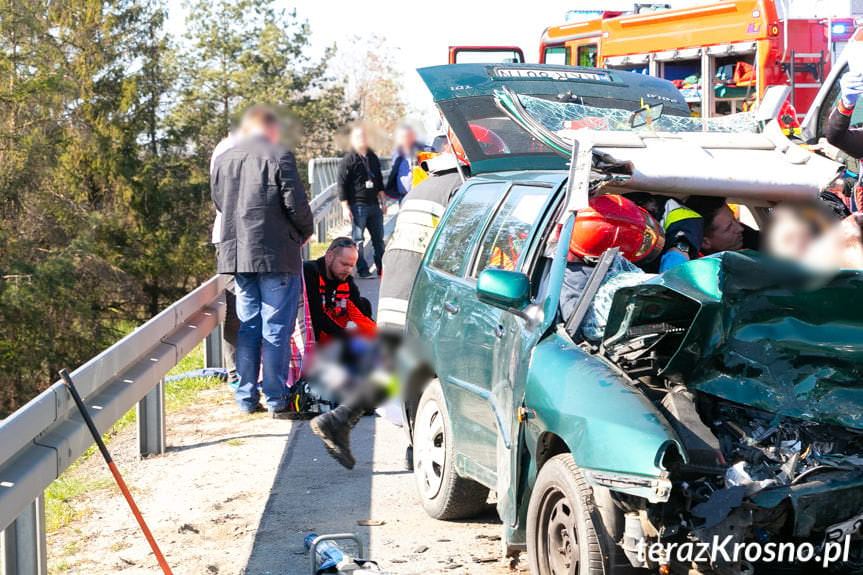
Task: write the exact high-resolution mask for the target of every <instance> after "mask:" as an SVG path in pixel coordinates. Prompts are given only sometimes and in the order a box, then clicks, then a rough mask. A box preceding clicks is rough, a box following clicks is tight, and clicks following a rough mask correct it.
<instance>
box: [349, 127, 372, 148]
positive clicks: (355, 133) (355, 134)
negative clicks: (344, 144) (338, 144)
mask: <svg viewBox="0 0 863 575" xmlns="http://www.w3.org/2000/svg"><path fill="white" fill-rule="evenodd" d="M351 147H352V148H353V149H354V150H356V151H357V152H365V151H366V150H367V149H368V147H369V142H368V138H367V137H366V131H365V130H363V129H362V128H354V129H353V130H351Z"/></svg>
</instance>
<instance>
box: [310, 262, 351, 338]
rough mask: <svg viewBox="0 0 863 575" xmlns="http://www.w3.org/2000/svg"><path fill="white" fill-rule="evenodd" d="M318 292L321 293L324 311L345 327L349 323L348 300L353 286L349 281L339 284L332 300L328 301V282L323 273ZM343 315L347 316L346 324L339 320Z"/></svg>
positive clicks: (319, 280) (319, 279)
mask: <svg viewBox="0 0 863 575" xmlns="http://www.w3.org/2000/svg"><path fill="white" fill-rule="evenodd" d="M318 292H319V293H320V298H321V307H323V308H324V313H325V314H327V315H328V316H330V318H331V319H332V320H333V321H335V322H336V323H338V324H339V325H341V326H342V327H345V325H347V323H348V320H347V317H348V302H349V301H350V298H351V288H350V286H349V285H348V282H342V283H340V284H339V285H337V286H336V289H335V292H333V299H332V301H327V284H326V282H325V281H324V276H323V274H322V275H320V276H318ZM343 317H344V318H345V321H344V324H342V323H341V322H340V321H339V319H341V318H343Z"/></svg>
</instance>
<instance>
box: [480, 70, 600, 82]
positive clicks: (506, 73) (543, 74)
mask: <svg viewBox="0 0 863 575" xmlns="http://www.w3.org/2000/svg"><path fill="white" fill-rule="evenodd" d="M493 76H494V77H495V78H506V79H522V80H554V81H556V82H583V81H585V80H588V81H592V82H611V81H612V80H611V76H610V75H609V74H607V73H605V72H583V71H578V70H573V71H569V70H543V69H541V68H495V69H494V72H493Z"/></svg>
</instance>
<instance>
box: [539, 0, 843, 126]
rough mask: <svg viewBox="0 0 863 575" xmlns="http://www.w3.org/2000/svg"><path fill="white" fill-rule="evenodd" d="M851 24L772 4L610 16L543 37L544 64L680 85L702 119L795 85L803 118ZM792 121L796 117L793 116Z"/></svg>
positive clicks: (761, 1) (754, 1) (732, 1)
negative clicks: (787, 12)
mask: <svg viewBox="0 0 863 575" xmlns="http://www.w3.org/2000/svg"><path fill="white" fill-rule="evenodd" d="M853 32H854V25H853V21H850V20H832V21H831V20H815V19H807V20H800V19H788V18H785V17H783V14H782V9H781V3H780V2H774V1H773V0H725V1H721V2H715V3H712V4H704V5H700V6H694V7H689V8H681V9H674V10H659V11H648V12H644V13H638V12H632V13H621V12H606V13H602V14H600V15H598V16H596V17H593V18H588V19H584V20H582V21H576V22H568V23H566V24H562V25H560V26H552V27H550V28H548V29H546V30H545V32H544V33H543V35H542V41H541V44H540V62H547V63H566V64H571V65H577V66H592V67H597V66H598V67H608V68H616V69H623V70H632V71H637V72H642V73H644V74H650V75H652V76H658V77H661V78H665V79H668V80H671V81H672V82H674V83H675V84H676V85H677V86H678V87H679V88H680V89H681V91H682V92H683V93H684V96H685V97H686V99H687V101H689V102H690V105H691V107H692V108H693V112H694V113H697V114H700V115H704V114H706V115H708V116H715V115H723V114H728V113H733V112H739V111H742V110H745V109H748V108H749V107H750V106H751V105H752V104H754V103H756V102H758V101H760V99H761V98H762V96H763V95H764V93H765V91H766V90H767V88H768V87H770V86H773V85H789V86H790V87H791V98H790V100H791V103H792V104H793V105H794V107H795V108H796V110H797V111H798V112H799V113H800V116H801V117H802V115H803V114H805V112H806V111H807V110H808V109H809V106H810V104H811V103H812V101H813V99H814V98H815V96H816V94H817V93H818V89H819V88H820V87H821V84H822V82H823V80H824V78H825V77H826V76H827V74H828V73H829V72H830V66H831V60H832V58H831V54H832V53H833V48H834V46H835V45H838V44H839V43H842V42H844V41H846V40H847V39H848V38H849V37H850V36H851V35H852V34H853ZM792 117H793V114H792Z"/></svg>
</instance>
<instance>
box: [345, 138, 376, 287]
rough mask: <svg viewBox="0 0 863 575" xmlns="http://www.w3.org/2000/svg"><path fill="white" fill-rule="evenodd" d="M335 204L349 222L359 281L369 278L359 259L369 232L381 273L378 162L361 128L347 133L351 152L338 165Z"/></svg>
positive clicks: (362, 262)
mask: <svg viewBox="0 0 863 575" xmlns="http://www.w3.org/2000/svg"><path fill="white" fill-rule="evenodd" d="M338 186H339V200H341V203H342V213H343V214H344V217H345V219H349V220H350V221H351V237H352V238H353V240H354V241H355V242H357V248H358V249H359V252H360V258H359V260H358V261H357V273H358V274H359V276H360V277H362V278H367V277H369V276H370V275H371V273H370V272H369V264H368V263H367V262H366V259H365V257H363V236H364V234H365V231H366V230H368V231H369V235H370V236H371V237H372V247H374V250H375V265H376V266H377V271H378V275H381V271H382V270H383V257H384V215H385V214H386V209H387V204H386V201H387V196H386V193H385V192H384V177H383V173H382V172H381V162H380V160H379V159H378V157H377V155H375V153H374V152H373V151H372V150H371V148H369V144H368V140H367V138H366V132H365V130H364V129H363V128H362V127H359V126H357V127H355V128H354V129H353V130H351V151H350V152H348V153H347V154H345V156H344V157H343V158H342V161H341V164H339V174H338Z"/></svg>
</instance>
